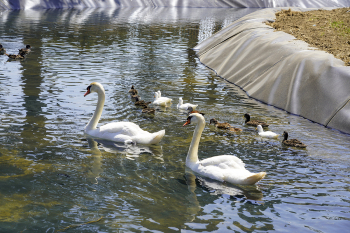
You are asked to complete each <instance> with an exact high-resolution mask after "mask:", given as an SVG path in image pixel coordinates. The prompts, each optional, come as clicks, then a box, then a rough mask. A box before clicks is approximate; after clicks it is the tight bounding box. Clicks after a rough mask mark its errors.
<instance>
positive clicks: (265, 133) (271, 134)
mask: <svg viewBox="0 0 350 233" xmlns="http://www.w3.org/2000/svg"><path fill="white" fill-rule="evenodd" d="M257 130H258V134H259V136H261V137H264V138H278V136H279V134H277V133H274V132H272V131H264V130H263V128H262V126H261V125H258V126H257Z"/></svg>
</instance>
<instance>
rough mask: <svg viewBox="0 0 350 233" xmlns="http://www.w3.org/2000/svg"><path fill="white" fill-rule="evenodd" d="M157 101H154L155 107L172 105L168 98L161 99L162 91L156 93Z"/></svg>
mask: <svg viewBox="0 0 350 233" xmlns="http://www.w3.org/2000/svg"><path fill="white" fill-rule="evenodd" d="M154 97H155V100H154V101H153V104H154V105H160V106H166V105H167V104H170V103H171V101H172V99H170V98H168V97H161V93H160V91H158V92H154Z"/></svg>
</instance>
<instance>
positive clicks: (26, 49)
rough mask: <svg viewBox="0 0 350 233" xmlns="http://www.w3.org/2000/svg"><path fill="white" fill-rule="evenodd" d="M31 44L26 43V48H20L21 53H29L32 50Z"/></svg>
mask: <svg viewBox="0 0 350 233" xmlns="http://www.w3.org/2000/svg"><path fill="white" fill-rule="evenodd" d="M30 48H31V46H30V45H29V44H27V45H26V47H25V48H23V49H19V54H21V55H22V54H28V53H29V52H30V51H31V50H30Z"/></svg>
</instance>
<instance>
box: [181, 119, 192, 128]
mask: <svg viewBox="0 0 350 233" xmlns="http://www.w3.org/2000/svg"><path fill="white" fill-rule="evenodd" d="M189 124H191V119H187V121H186V123H185V124H184V125H183V126H182V127H184V126H185V125H189Z"/></svg>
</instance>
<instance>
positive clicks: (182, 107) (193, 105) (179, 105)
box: [177, 97, 198, 111]
mask: <svg viewBox="0 0 350 233" xmlns="http://www.w3.org/2000/svg"><path fill="white" fill-rule="evenodd" d="M197 106H198V105H197V104H190V103H186V104H184V101H183V99H182V97H179V103H178V104H177V108H178V109H183V110H188V107H191V108H192V111H193V110H195V109H196V107H197Z"/></svg>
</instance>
